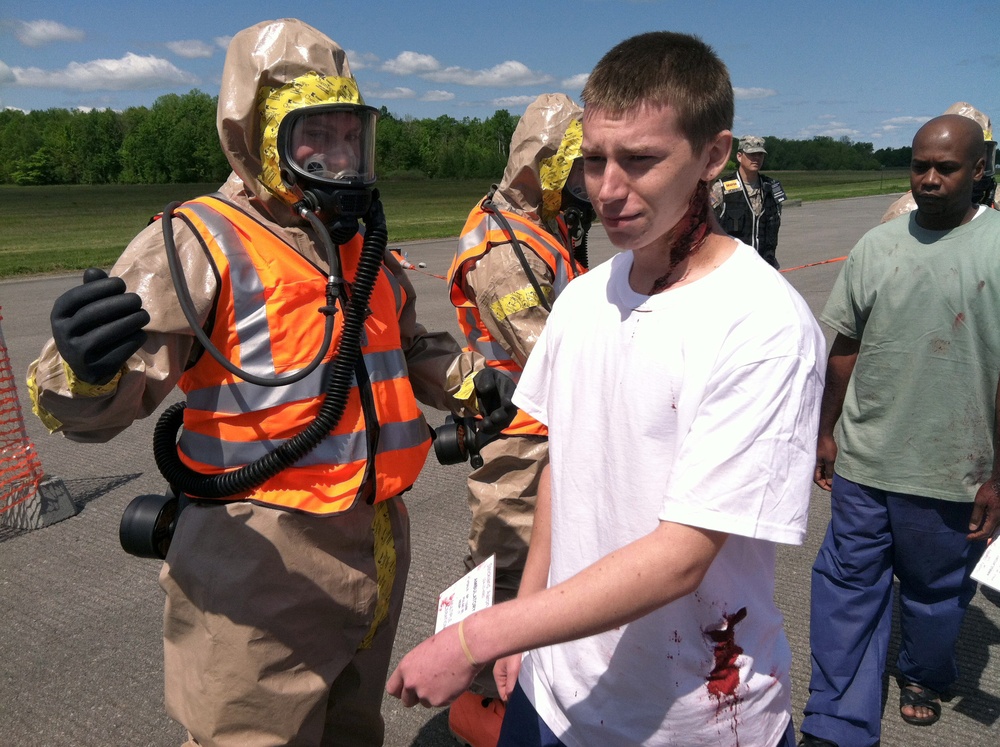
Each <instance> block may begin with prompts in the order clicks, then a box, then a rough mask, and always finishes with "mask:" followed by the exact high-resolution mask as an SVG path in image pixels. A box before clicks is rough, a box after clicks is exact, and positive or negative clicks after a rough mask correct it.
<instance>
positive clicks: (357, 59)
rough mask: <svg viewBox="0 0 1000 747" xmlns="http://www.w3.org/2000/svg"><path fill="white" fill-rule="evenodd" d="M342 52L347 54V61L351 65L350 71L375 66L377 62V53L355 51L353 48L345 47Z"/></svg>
mask: <svg viewBox="0 0 1000 747" xmlns="http://www.w3.org/2000/svg"><path fill="white" fill-rule="evenodd" d="M344 53H345V54H346V55H347V62H348V64H349V65H350V66H351V72H354V71H355V70H367V69H368V68H371V67H375V66H377V65H378V63H379V58H378V55H374V54H372V53H371V52H355V51H354V50H353V49H345V50H344Z"/></svg>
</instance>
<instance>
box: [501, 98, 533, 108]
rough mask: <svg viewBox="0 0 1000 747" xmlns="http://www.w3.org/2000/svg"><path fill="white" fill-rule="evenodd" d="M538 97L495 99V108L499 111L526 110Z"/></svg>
mask: <svg viewBox="0 0 1000 747" xmlns="http://www.w3.org/2000/svg"><path fill="white" fill-rule="evenodd" d="M536 98H538V97H537V96H502V97H500V98H498V99H493V106H495V107H497V108H498V109H518V110H520V109H524V108H525V107H527V106H528V104H530V103H531V102H532V101H534V100H535V99H536Z"/></svg>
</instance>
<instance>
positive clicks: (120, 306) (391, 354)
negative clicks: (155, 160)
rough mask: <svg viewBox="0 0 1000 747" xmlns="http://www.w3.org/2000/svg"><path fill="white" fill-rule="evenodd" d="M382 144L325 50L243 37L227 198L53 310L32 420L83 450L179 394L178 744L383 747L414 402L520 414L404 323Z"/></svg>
mask: <svg viewBox="0 0 1000 747" xmlns="http://www.w3.org/2000/svg"><path fill="white" fill-rule="evenodd" d="M375 123H376V112H375V110H374V109H372V108H371V107H368V106H365V104H364V101H363V99H362V96H361V93H360V91H359V90H358V87H357V84H356V82H355V79H354V77H353V76H352V74H351V71H350V67H349V64H348V61H347V57H346V55H345V53H344V51H343V50H342V49H341V47H340V46H339V45H337V44H336V43H335V42H333V41H332V40H331V39H330V38H328V37H327V36H326V35H324V34H322V33H320V32H319V31H317V30H316V29H314V28H312V27H310V26H308V25H306V24H304V23H302V22H300V21H297V20H294V19H282V20H276V21H266V22H263V23H259V24H257V25H255V26H252V27H250V28H248V29H245V30H243V31H241V32H239V33H238V34H236V35H235V36H234V37H233V39H232V42H231V43H230V45H229V49H228V52H227V55H226V62H225V66H224V70H223V76H222V83H221V90H220V95H219V105H218V119H217V124H218V130H219V135H220V138H221V144H222V148H223V150H224V151H225V153H226V155H227V157H228V159H229V162H230V164H231V166H232V169H233V171H232V174H231V176H230V177H229V179H228V181H227V182H226V183H225V184H224V185H223V186H222V187H221V188H220V189H219V191H218V192H216V193H214V194H211V195H205V196H203V197H199V198H196V199H194V200H191V201H189V202H186V203H184V204H177V205H172V206H169V207H168V209H166V210H165V211H164V215H163V216H162V218H161V219H160V220H157V221H154V222H153V223H152V224H151V225H150V226H148V227H147V228H146V229H145V230H143V231H142V232H141V233H140V234H139V235H138V236H136V238H135V239H134V240H133V241H132V242H131V243H130V244H129V245H128V247H127V248H126V249H125V251H124V253H123V254H122V256H121V258H120V259H119V260H118V262H117V263H116V264H115V266H114V267H113V268H112V270H111V276H110V277H108V276H107V275H106V274H105V273H104V272H103V271H99V270H88V271H87V273H86V274H85V277H84V281H85V282H84V283H83V284H82V285H80V286H77V287H75V288H73V289H71V290H70V291H67V292H66V293H65V294H64V295H63V296H61V297H60V298H59V299H57V301H56V303H55V306H54V308H53V312H52V331H53V339H52V340H50V341H49V342H48V343H47V344H46V345H45V347H44V348H43V350H42V352H41V355H40V357H39V359H38V360H37V361H35V362H34V363H33V364H32V365H31V367H30V370H29V381H30V391H31V394H32V398H33V401H34V409H35V412H36V413H37V414H38V415H39V416H40V417H41V418H42V420H43V422H44V423H45V424H46V425H47V426H48V427H49V429H50V430H51V431H53V432H60V433H62V434H63V435H65V436H66V437H67V438H70V439H73V440H78V441H89V442H103V441H107V440H109V439H111V438H113V437H114V436H116V435H117V434H119V433H120V432H121V431H123V430H125V429H126V428H127V427H128V426H129V425H130V424H131V423H132V422H133V421H134V420H136V419H137V418H142V417H145V416H147V415H149V414H151V413H152V412H153V410H154V409H156V408H157V406H158V405H159V404H160V403H161V402H162V401H163V400H164V399H165V398H166V396H167V395H168V394H169V393H170V392H171V390H172V389H173V388H174V387H175V386H177V387H179V388H180V389H181V390H182V391H183V392H184V394H185V396H186V401H185V403H182V404H181V405H180V406H177V405H173V406H171V407H170V408H167V412H166V413H165V416H166V415H168V414H169V415H170V417H171V418H176V424H175V426H176V427H181V426H182V429H181V435H180V438H179V439H177V440H176V444H175V432H176V427H175V428H167V433H168V435H167V438H166V448H163V444H162V443H158V444H157V445H156V457H157V466H158V467H159V468H160V470H161V472H163V473H164V476H165V477H166V479H167V482H168V483H169V484H170V486H171V488H172V489H175V490H177V491H178V492H179V493H181V494H182V495H183V496H185V497H186V499H187V500H189V501H190V503H189V504H187V505H186V507H184V508H183V511H182V512H181V513H180V515H179V519H178V521H177V524H176V529H175V531H174V533H173V537H172V541H171V542H170V544H169V549H168V550H167V551H166V559H165V562H164V564H163V566H162V569H161V572H160V585H161V587H162V588H163V590H164V592H165V593H166V605H165V610H164V675H165V700H166V708H167V711H168V713H169V714H170V716H171V717H173V718H174V719H175V720H177V721H178V722H180V723H181V724H182V725H183V726H184V727H185V728H186V729H187V731H188V733H189V740H190V741H189V742H188V745H201V747H209V746H218V747H237V746H239V747H253V746H255V745H273V744H310V745H334V744H352V745H381V744H382V742H383V738H384V725H383V721H382V717H381V714H380V707H381V701H382V691H383V686H384V683H385V678H386V670H387V668H388V664H389V657H390V653H391V650H392V644H393V639H394V636H395V632H396V625H397V622H398V619H399V614H400V610H401V606H402V601H403V591H404V587H405V583H406V575H407V571H408V567H409V559H410V547H409V522H408V517H407V512H406V507H405V506H404V504H403V501H402V498H401V494H402V493H403V492H405V491H406V490H407V489H409V487H410V486H411V485H412V484H413V482H414V480H416V477H417V475H418V473H419V472H420V470H421V468H422V466H423V464H424V461H425V457H426V454H427V452H428V449H429V448H430V429H429V428H428V426H427V423H426V422H425V420H424V418H423V415H422V413H421V411H420V409H419V408H418V405H417V400H420V401H421V402H424V403H426V404H428V405H431V406H433V407H436V408H439V409H445V410H451V411H452V412H454V413H456V414H459V415H463V416H471V415H474V414H476V412H475V410H473V409H471V408H470V409H466V408H465V407H464V406H463V404H462V402H460V401H458V400H456V399H455V398H454V397H453V396H452V395H453V393H455V392H458V391H459V390H460V389H461V388H462V385H463V384H465V385H466V387H465V388H466V389H470V390H475V392H476V394H477V395H478V401H479V403H480V406H481V408H483V409H484V410H486V411H487V414H486V417H485V419H484V421H485V423H486V428H487V429H489V428H490V427H496V428H499V427H501V426H502V424H503V423H505V422H509V418H510V416H512V415H513V409H510V407H509V405H508V406H506V407H505V406H504V396H505V395H506V393H507V392H509V391H510V390H511V389H512V388H513V384H512V382H511V381H510V379H509V378H507V377H504V376H501V375H498V374H497V372H496V371H494V370H493V369H487V368H484V367H483V360H482V358H481V356H479V355H478V354H475V353H469V352H466V353H463V352H462V351H461V350H460V348H459V346H458V344H457V343H456V342H455V340H454V339H453V338H452V337H451V336H450V335H448V334H446V333H429V332H428V331H427V330H426V329H425V328H424V327H423V326H422V325H421V324H419V323H418V322H417V320H416V316H415V308H414V303H415V299H414V292H413V288H412V286H411V285H410V283H409V281H408V280H407V278H406V276H405V272H404V271H403V270H402V268H400V266H399V264H398V262H396V260H395V259H394V258H393V257H392V256H391V254H390V253H389V252H386V251H385V241H386V228H385V220H384V214H383V211H382V207H381V203H380V201H379V198H378V194H377V191H375V190H374V189H373V186H374V182H375V173H374V152H375V140H374V138H375ZM362 222H363V223H364V231H361V230H360V225H361V223H362ZM470 377H472V380H471V382H470V381H469V378H470ZM470 383H471V386H469V384H470ZM491 402H492V403H494V404H495V405H496V406H495V407H493V406H489V405H490V403H491ZM160 422H161V426H162V424H163V423H164V419H163V418H161V421H160ZM167 422H168V424H169V423H173V421H172V420H169V419H168V421H167ZM157 430H158V431H160V430H161V428H160V427H158V429H157Z"/></svg>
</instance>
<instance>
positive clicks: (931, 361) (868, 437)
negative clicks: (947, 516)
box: [820, 210, 1000, 501]
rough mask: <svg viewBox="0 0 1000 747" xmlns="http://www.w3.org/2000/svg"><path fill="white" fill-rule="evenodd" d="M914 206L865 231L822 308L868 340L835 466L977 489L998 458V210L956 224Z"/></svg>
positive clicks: (951, 493) (864, 474) (913, 490)
mask: <svg viewBox="0 0 1000 747" xmlns="http://www.w3.org/2000/svg"><path fill="white" fill-rule="evenodd" d="M915 216H916V213H911V214H910V215H909V216H906V217H899V218H896V219H895V220H891V221H889V222H888V223H885V224H883V225H881V226H878V227H877V228H874V229H872V230H871V231H869V232H868V233H867V234H865V235H864V236H863V237H862V238H861V241H859V242H858V244H857V246H855V247H854V249H853V250H852V251H851V253H850V256H848V258H847V261H846V262H845V264H844V267H843V269H842V270H841V273H840V276H839V277H838V278H837V282H836V283H835V284H834V286H833V290H832V291H831V293H830V299H829V300H828V301H827V304H826V308H825V309H823V313H822V315H821V316H820V319H821V320H822V321H823V322H824V323H825V324H828V325H829V326H830V327H832V328H833V329H834V330H836V331H837V332H840V333H841V334H844V335H846V336H847V337H851V338H853V339H855V340H857V339H860V340H861V348H860V352H859V354H858V360H857V364H856V365H855V368H854V373H853V375H852V376H851V380H850V384H849V385H848V389H847V396H846V399H845V401H844V410H843V414H842V415H841V418H840V423H839V426H838V430H837V434H836V437H837V444H838V447H839V451H838V454H837V464H836V471H837V473H838V474H840V475H842V476H843V477H846V478H847V479H849V480H852V481H854V482H857V483H861V484H863V485H870V486H872V487H875V488H881V489H883V490H889V491H892V492H897V493H907V494H912V495H921V496H927V497H931V498H940V499H944V500H950V501H972V500H973V498H974V497H975V494H976V490H977V489H978V488H979V486H980V485H981V484H982V483H983V482H985V481H986V480H987V478H988V477H989V476H990V473H991V472H992V468H993V448H994V444H993V434H994V420H995V404H994V400H995V397H996V391H997V376H998V375H1000V212H997V211H995V210H987V211H985V212H981V213H980V214H979V215H978V216H977V217H975V218H974V219H973V220H972V221H970V222H969V223H966V224H965V225H962V226H959V227H958V228H955V229H952V230H950V231H927V230H925V229H922V228H920V227H919V226H918V225H917V223H916V219H915Z"/></svg>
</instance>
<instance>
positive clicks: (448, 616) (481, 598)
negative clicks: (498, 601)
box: [434, 555, 497, 633]
mask: <svg viewBox="0 0 1000 747" xmlns="http://www.w3.org/2000/svg"><path fill="white" fill-rule="evenodd" d="M496 558H497V556H496V555H490V556H489V557H488V558H487V559H486V560H484V561H483V562H482V563H480V564H479V565H477V566H476V567H475V568H473V569H472V570H471V571H469V572H468V573H466V574H465V575H464V576H462V578H460V579H459V580H458V581H456V582H455V583H453V584H452V585H451V586H449V587H448V588H447V589H445V591H443V592H442V593H441V595H440V596H439V597H438V613H437V625H436V626H435V627H434V632H435V633H440V632H441V631H442V630H444V629H445V628H447V627H448V626H449V625H454V624H455V623H457V622H460V621H461V620H462V618H465V617H468V616H469V615H471V614H472V613H473V612H478V611H479V610H484V609H486V608H487V607H492V606H493V579H494V575H495V573H496Z"/></svg>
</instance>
